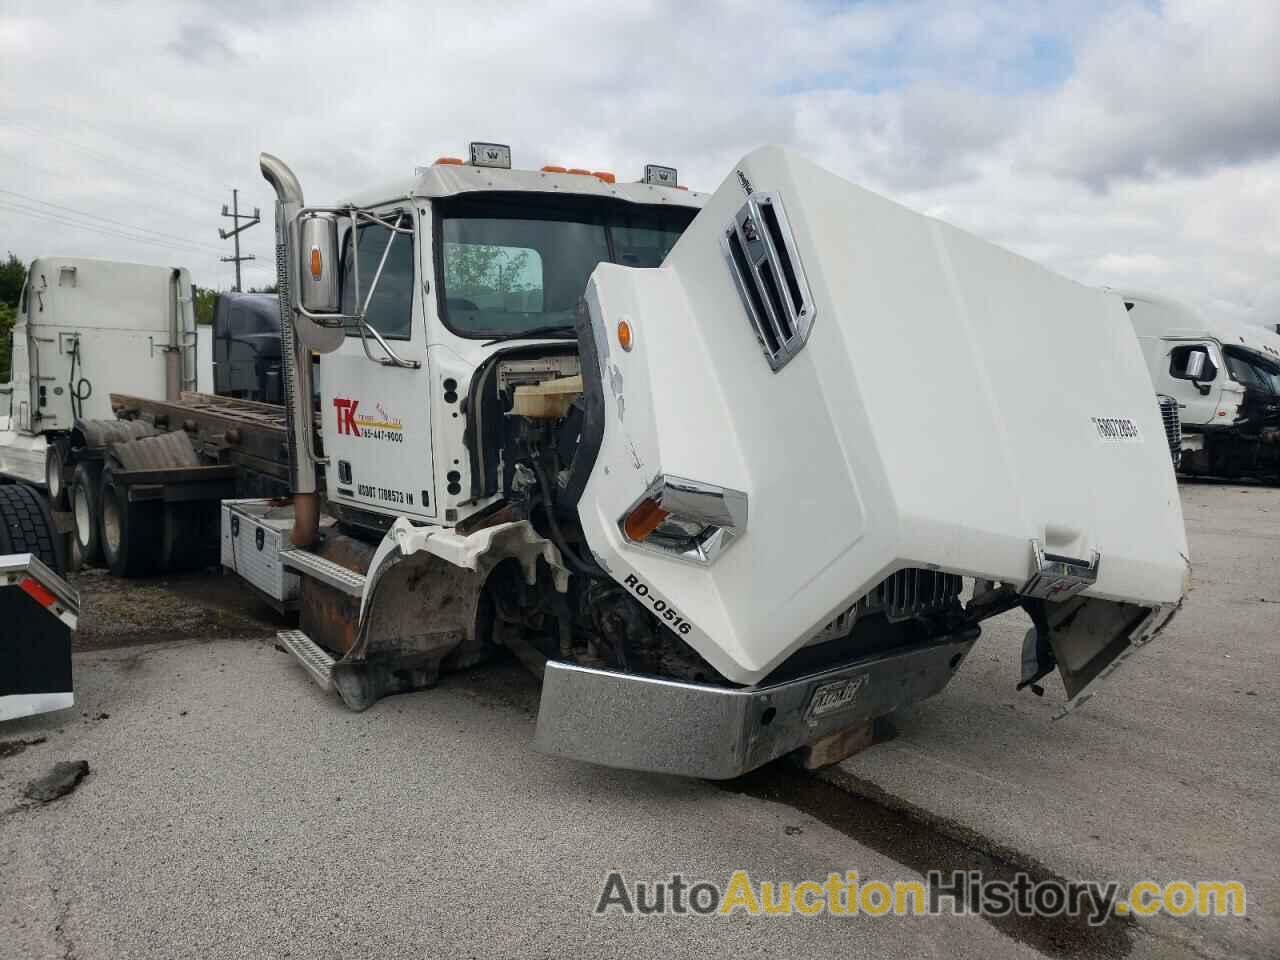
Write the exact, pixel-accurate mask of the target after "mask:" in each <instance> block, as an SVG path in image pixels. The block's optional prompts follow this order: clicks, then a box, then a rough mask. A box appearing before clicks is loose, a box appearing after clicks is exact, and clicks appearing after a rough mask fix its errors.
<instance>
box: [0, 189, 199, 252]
mask: <svg viewBox="0 0 1280 960" xmlns="http://www.w3.org/2000/svg"><path fill="white" fill-rule="evenodd" d="M0 210H5V211H8V212H9V213H17V214H21V215H23V216H27V217H33V218H35V219H37V220H45V221H47V222H49V223H56V224H60V225H62V226H67V227H75V228H76V229H77V230H87V231H89V232H91V233H97V234H101V235H103V236H108V237H120V238H123V239H125V240H131V241H133V242H134V243H143V244H150V245H151V246H155V247H165V248H167V249H169V250H176V251H178V252H180V253H185V254H187V255H188V256H192V255H196V254H199V255H201V256H213V254H212V253H210V252H209V251H208V250H204V249H200V248H198V247H195V246H194V245H179V244H177V243H173V242H171V241H168V240H158V239H153V238H151V237H144V236H138V235H136V234H131V233H126V232H124V231H123V230H112V229H111V228H109V227H101V226H98V225H97V224H90V223H81V222H78V221H76V220H73V219H71V218H70V217H65V216H63V215H61V214H56V213H51V212H49V211H47V210H37V209H33V208H30V207H24V206H22V205H20V204H15V203H12V202H9V201H4V200H0Z"/></svg>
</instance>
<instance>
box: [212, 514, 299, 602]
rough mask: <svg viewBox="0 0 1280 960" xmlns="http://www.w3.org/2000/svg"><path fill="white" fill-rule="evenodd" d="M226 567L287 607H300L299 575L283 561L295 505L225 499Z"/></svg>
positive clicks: (224, 559)
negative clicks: (297, 605) (281, 555)
mask: <svg viewBox="0 0 1280 960" xmlns="http://www.w3.org/2000/svg"><path fill="white" fill-rule="evenodd" d="M221 527H222V566H223V567H225V568H226V569H227V570H230V571H232V572H233V573H236V574H239V575H240V576H241V577H243V578H244V579H245V580H247V581H248V582H249V583H250V584H252V585H253V586H254V587H256V588H257V589H258V590H260V591H261V592H262V593H264V594H265V595H266V596H267V597H269V598H270V599H272V600H274V601H276V603H277V604H279V605H280V606H281V607H282V608H284V609H290V608H292V607H294V606H296V604H297V601H298V575H297V574H296V573H293V572H291V571H289V570H287V569H286V568H285V566H284V564H283V563H281V562H280V550H281V548H282V547H284V548H285V549H287V548H288V537H289V530H290V529H291V528H292V527H293V505H292V504H290V503H287V502H286V503H277V502H276V501H274V500H223V501H222V523H221Z"/></svg>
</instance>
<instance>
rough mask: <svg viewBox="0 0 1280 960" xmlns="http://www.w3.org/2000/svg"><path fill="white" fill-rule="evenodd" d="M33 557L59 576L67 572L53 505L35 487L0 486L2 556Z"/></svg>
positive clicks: (18, 485) (0, 551) (19, 485)
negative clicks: (14, 554)
mask: <svg viewBox="0 0 1280 960" xmlns="http://www.w3.org/2000/svg"><path fill="white" fill-rule="evenodd" d="M4 553H30V554H34V555H35V556H36V557H38V558H39V559H40V560H41V561H42V562H43V563H44V564H45V566H47V567H49V568H50V569H51V570H53V571H54V573H56V574H57V575H58V576H63V575H64V574H65V573H66V572H67V571H66V567H65V565H64V563H63V557H62V542H61V540H60V539H59V537H58V534H57V531H56V530H55V529H54V526H53V517H51V516H50V515H49V505H48V504H47V503H45V501H44V498H43V497H41V496H40V494H39V493H37V492H36V491H35V490H33V489H32V488H31V487H28V486H26V485H25V484H21V483H6V484H0V554H4Z"/></svg>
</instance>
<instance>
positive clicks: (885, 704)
mask: <svg viewBox="0 0 1280 960" xmlns="http://www.w3.org/2000/svg"><path fill="white" fill-rule="evenodd" d="M261 166H262V171H263V174H264V175H265V176H266V178H267V179H268V181H269V182H270V183H271V184H272V185H273V187H274V188H275V190H276V193H277V197H278V203H277V210H276V230H277V239H278V247H277V250H278V261H279V262H278V267H279V290H280V309H281V315H282V344H283V346H282V354H283V368H282V372H283V381H284V392H285V397H286V410H287V412H288V417H289V445H290V458H289V462H290V469H291V477H290V486H291V490H292V493H293V497H292V502H291V503H283V502H281V501H265V500H260V501H231V502H227V503H224V505H223V524H222V538H223V542H222V557H223V562H224V564H225V565H226V566H228V567H229V568H232V569H235V570H238V571H239V572H241V573H242V575H244V576H245V577H246V578H247V579H249V580H250V582H252V583H254V585H255V586H256V587H257V588H258V589H260V590H262V591H264V592H266V593H269V594H271V595H272V596H274V597H277V598H279V597H284V596H288V597H292V598H293V599H294V601H295V602H297V603H298V605H299V607H300V611H301V612H300V624H299V627H300V628H299V629H298V630H291V631H284V632H282V633H281V635H280V641H281V643H282V644H283V645H284V646H286V647H287V648H288V649H290V650H291V651H292V652H294V653H295V654H296V655H297V656H298V658H299V660H300V661H301V662H302V663H303V665H304V666H305V667H306V668H307V670H308V671H309V672H310V673H311V674H312V676H313V677H314V678H315V679H316V680H318V681H319V682H320V683H321V685H322V686H324V687H325V688H327V689H331V690H336V691H337V692H338V694H339V695H340V696H341V697H342V699H343V700H344V701H345V702H346V703H347V704H348V705H349V706H351V707H353V708H355V709H364V708H366V707H368V706H370V705H371V704H372V703H374V702H375V701H376V700H378V699H379V698H380V697H382V696H384V695H387V694H390V693H397V692H404V691H409V690H415V689H419V688H422V687H427V686H430V685H431V684H433V683H434V682H435V681H436V680H437V678H438V677H439V675H440V673H441V672H442V671H447V670H453V669H460V668H462V667H466V666H469V665H471V664H475V663H478V662H480V661H482V660H483V659H485V658H486V657H487V656H489V655H490V654H491V653H492V652H493V651H495V650H497V649H498V648H503V647H505V648H507V649H508V650H510V651H511V652H513V653H514V654H515V655H516V656H518V657H519V658H520V659H521V660H522V661H523V662H525V663H526V664H529V665H530V666H531V667H532V668H533V669H534V670H535V671H536V672H537V673H539V674H540V675H541V677H542V693H541V704H540V709H539V716H538V723H537V732H536V744H537V745H538V746H539V747H540V748H541V749H543V750H546V751H548V752H551V753H554V754H560V755H564V756H569V757H576V758H580V759H584V760H588V761H591V762H595V763H601V764H608V765H615V766H623V767H631V768H638V769H645V770H653V771H663V772H669V773H678V774H686V775H696V776H703V777H711V778H724V777H732V776H735V775H737V774H740V773H743V772H744V771H747V770H750V769H752V768H754V767H757V766H759V765H761V764H763V763H766V762H768V761H770V760H772V759H774V758H776V757H779V756H782V755H784V754H788V753H792V752H793V751H801V753H802V756H803V757H804V758H805V760H806V762H807V763H809V764H810V765H817V764H822V763H828V762H832V761H833V760H835V759H839V758H840V757H841V756H843V755H844V754H845V753H847V752H848V751H849V750H850V749H853V747H854V746H855V745H856V744H857V743H860V742H862V741H861V739H860V738H861V736H862V733H863V732H864V731H865V730H866V729H867V728H868V725H869V724H870V723H871V722H872V721H873V720H875V719H876V718H878V717H882V716H884V715H887V714H891V713H892V712H894V711H895V710H898V709H900V708H903V707H905V706H907V705H909V704H911V703H913V702H915V701H918V700H921V699H923V698H925V697H928V696H931V695H933V694H935V693H937V692H938V691H940V690H941V689H942V688H943V687H945V686H946V684H947V683H948V681H949V680H950V678H951V676H952V675H953V674H954V673H955V671H956V670H957V669H958V668H959V667H960V665H961V664H962V662H963V661H964V659H965V658H966V656H967V655H968V654H969V651H970V650H971V648H972V646H973V644H974V642H975V641H976V640H977V639H978V635H979V632H980V623H981V621H983V620H985V619H987V618H989V617H991V616H994V615H996V614H999V613H1003V612H1006V611H1009V610H1013V609H1015V608H1021V609H1022V610H1023V611H1025V613H1026V615H1027V617H1028V624H1029V627H1030V629H1029V630H1028V634H1027V640H1026V644H1025V649H1024V652H1023V661H1024V662H1023V667H1022V672H1021V674H1020V675H1019V676H1016V677H1011V678H1010V681H1011V683H1017V684H1018V685H1019V687H1026V686H1030V687H1032V688H1033V689H1036V690H1037V691H1038V690H1039V687H1038V683H1039V681H1040V680H1041V678H1042V677H1044V676H1045V675H1046V674H1048V673H1049V672H1051V671H1052V670H1053V669H1054V668H1055V667H1056V668H1057V670H1058V672H1059V673H1060V674H1061V676H1062V680H1063V684H1064V686H1065V691H1066V695H1067V697H1068V698H1069V703H1068V704H1067V706H1068V707H1069V706H1072V705H1075V704H1078V703H1080V702H1082V701H1083V700H1084V699H1086V698H1087V697H1088V696H1090V695H1091V693H1092V691H1093V689H1094V686H1095V685H1096V683H1097V682H1098V681H1099V680H1100V679H1101V678H1102V677H1104V676H1106V675H1108V674H1109V673H1111V672H1112V671H1113V670H1114V669H1115V668H1116V666H1117V665H1118V664H1119V663H1120V662H1122V661H1123V660H1124V659H1125V658H1126V657H1127V656H1128V655H1129V654H1130V653H1131V652H1133V651H1134V650H1136V649H1138V648H1140V647H1141V646H1142V645H1143V644H1145V643H1147V642H1148V641H1150V640H1151V639H1152V638H1153V637H1155V636H1156V635H1157V633H1158V632H1159V631H1160V630H1161V629H1162V628H1163V626H1164V625H1165V624H1166V623H1167V622H1168V620H1169V618H1170V617H1171V616H1172V614H1173V612H1174V611H1175V610H1176V609H1177V608H1178V606H1179V605H1180V603H1181V601H1182V598H1183V596H1184V592H1185V590H1186V588H1187V583H1188V577H1189V561H1188V553H1187V543H1186V538H1185V533H1184V530H1183V524H1182V516H1181V511H1180V506H1179V499H1178V493H1177V488H1176V484H1175V480H1174V476H1173V472H1172V470H1171V469H1170V466H1169V456H1168V449H1167V446H1166V441H1165V433H1164V430H1163V428H1162V425H1161V423H1160V419H1159V414H1158V411H1157V409H1156V407H1155V405H1153V404H1152V403H1151V397H1150V381H1149V378H1148V377H1147V374H1146V369H1145V366H1144V362H1143V357H1142V352H1141V350H1140V348H1139V346H1138V342H1137V340H1136V338H1135V337H1134V336H1133V333H1132V330H1131V329H1130V328H1129V327H1128V325H1127V324H1125V323H1123V322H1121V320H1122V317H1123V313H1124V308H1123V306H1122V305H1121V303H1120V302H1119V301H1118V300H1116V299H1115V298H1114V297H1111V296H1108V295H1107V294H1105V293H1103V292H1102V291H1098V290H1091V289H1088V288H1085V287H1083V286H1080V285H1079V284H1076V283H1073V282H1071V281H1069V280H1067V279H1064V278H1062V277H1060V276H1057V275H1055V274H1053V273H1051V272H1050V271H1048V270H1046V269H1044V268H1042V267H1040V266H1038V265H1036V264H1034V263H1031V262H1029V261H1027V260H1025V259H1023V258H1021V257H1018V256H1015V255H1013V254H1011V253H1008V252H1007V251H1005V250H1002V249H1000V248H998V247H996V246H993V245H992V244H989V243H986V242H984V241H982V240H979V239H977V238H975V237H973V236H971V235H969V234H966V233H964V232H962V231H960V230H957V229H955V228H953V227H951V226H948V225H947V224H945V223H941V222H939V221H937V220H933V219H930V218H928V217H924V216H921V215H919V214H917V213H914V212H912V211H910V210H907V209H905V208H903V207H901V206H898V205H897V204H894V203H892V202H890V201H888V200H885V199H883V198H881V197H879V196H877V195H875V194H873V193H870V192H868V191H866V190H862V189H859V188H858V187H855V186H853V185H851V184H849V183H847V182H846V181H844V180H842V179H840V178H839V177H837V176H835V175H833V174H831V173H829V172H827V171H825V170H823V169H821V168H819V167H817V166H814V165H813V164H811V163H808V162H806V161H804V160H802V159H800V158H799V157H797V156H795V155H793V154H791V153H789V152H787V151H785V150H782V149H778V148H764V149H761V150H758V151H756V152H754V153H752V154H750V155H748V156H747V157H745V158H743V160H742V161H741V162H740V163H739V164H738V165H737V167H736V168H735V169H734V170H733V171H732V172H731V173H730V174H729V176H728V177H727V178H726V180H725V181H724V183H723V184H722V185H721V186H720V188H719V189H718V190H716V192H715V193H714V194H711V195H709V196H707V195H702V194H698V193H694V192H692V191H687V190H684V189H681V188H679V187H678V186H677V184H676V174H675V171H673V170H670V169H666V168H654V167H650V168H647V170H646V175H645V177H644V178H643V180H642V181H640V182H636V183H621V182H617V181H616V179H615V178H614V177H613V176H612V175H609V174H605V173H600V172H596V173H592V172H591V171H587V170H576V171H575V170H564V169H562V168H555V167H552V168H543V169H542V170H532V171H529V170H516V169H511V168H510V153H509V150H508V149H507V148H506V147H504V146H502V145H499V144H473V145H472V148H471V157H470V160H469V161H468V162H465V163H464V162H461V161H457V160H449V161H444V162H439V163H437V164H435V165H433V166H431V167H429V168H426V169H425V170H421V171H420V172H419V174H418V175H416V176H415V177H414V178H413V179H411V180H407V181H404V182H400V183H396V184H392V185H389V186H387V187H385V188H382V189H376V190H369V191H365V192H363V193H362V194H360V195H359V196H357V197H355V198H354V199H352V200H351V201H349V202H346V203H340V204H327V205H324V206H308V205H307V203H306V202H305V201H304V198H303V192H302V188H301V186H300V184H299V183H298V180H297V178H296V177H295V176H294V174H293V173H292V172H291V171H290V170H289V168H288V167H287V166H286V165H285V164H284V163H283V162H282V161H280V160H279V159H277V158H275V157H272V156H270V155H266V154H264V155H263V156H262V158H261ZM312 351H316V352H319V353H320V354H322V355H323V361H322V362H323V366H324V378H323V383H322V384H321V387H320V404H319V407H318V410H319V412H320V416H321V417H322V418H323V420H322V424H323V439H322V442H321V440H320V436H319V434H320V427H321V423H320V422H317V420H316V409H317V408H316V407H315V406H314V405H313V403H312V402H311V397H312V384H311V371H312V365H311V362H310V361H311V356H312ZM1085 383H1087V384H1088V389H1082V386H1081V385H1082V384H1085Z"/></svg>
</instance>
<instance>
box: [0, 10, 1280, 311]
mask: <svg viewBox="0 0 1280 960" xmlns="http://www.w3.org/2000/svg"><path fill="white" fill-rule="evenodd" d="M11 8H13V9H11ZM1278 41H1280V6H1277V5H1276V4H1275V2H1274V0H1249V2H1244V0H1242V2H1237V3H1230V4H1210V5H1207V6H1206V5H1191V4H1184V3H1183V2H1181V0H1171V2H1169V3H1166V4H1165V5H1164V6H1163V7H1161V8H1159V9H1156V8H1152V7H1151V6H1150V5H1149V4H1143V3H1138V2H1132V3H1125V4H1122V5H1119V6H1117V5H1115V4H1110V5H1103V4H1100V3H1079V4H1070V5H1062V4H1056V3H1052V2H1048V0H1044V2H1036V3H1025V4H1018V5H1014V6H1013V7H1012V8H1010V7H1009V6H1008V5H1005V4H1000V3H996V2H994V0H985V2H984V0H954V2H947V0H911V2H898V3H889V2H870V3H860V4H857V5H854V6H849V7H833V6H831V5H828V4H825V3H822V4H813V5H801V4H775V5H770V6H768V7H767V8H762V7H759V6H756V5H752V4H748V3H743V2H733V0H723V2H717V3H707V4H683V5H682V4H676V3H674V2H668V0H649V2H633V3H627V4H619V5H617V6H616V7H615V8H610V9H604V8H593V9H590V10H588V9H586V8H583V7H582V6H581V4H578V3H573V4H570V3H568V2H556V3H549V4H538V5H530V6H524V7H519V6H515V5H512V4H510V3H499V2H496V0H472V2H468V3H465V4H456V5H451V4H448V3H436V4H419V3H410V2H401V0H395V2H387V3H383V4H380V5H378V6H377V7H375V8H373V9H355V8H354V6H353V5H349V4H343V3H336V2H327V0H325V2H322V0H312V2H308V3H301V2H298V3H292V4H288V5H278V4H277V5H263V4H259V3H248V2H241V0H232V2H227V0H217V2H214V0H209V2H188V3H168V2H165V3H161V2H159V0H134V2H132V3H125V4H119V5H111V6H110V7H106V6H102V5H98V4H92V3H80V4H75V3H65V4H59V5H58V9H57V11H56V13H54V12H50V11H49V10H48V8H47V6H46V5H43V4H36V3H28V4H22V3H16V4H15V3H13V2H11V3H10V4H8V5H7V6H6V12H5V13H4V14H0V54H3V62H2V63H0V109H2V110H3V111H4V117H5V121H4V122H2V123H0V186H3V187H4V188H5V189H7V190H9V191H11V193H0V253H3V247H4V246H8V247H11V248H13V249H14V250H15V251H16V252H18V253H20V254H21V255H23V256H26V257H30V256H36V255H39V254H41V253H49V252H60V253H71V254H81V255H94V256H107V257H116V258H124V259H138V260H151V261H155V262H161V261H163V262H182V263H186V264H187V265H189V266H191V267H192V269H193V271H194V273H195V275H196V277H197V280H198V282H203V283H206V284H210V285H221V286H226V285H227V284H228V283H229V280H230V276H231V273H230V268H229V267H228V266H226V265H223V264H220V263H219V260H218V258H219V255H220V254H222V255H225V254H227V253H229V252H230V250H229V246H230V245H229V244H222V243H219V241H218V240H217V234H216V230H217V228H218V227H219V226H223V225H225V223H226V222H225V221H221V220H220V219H219V218H218V216H217V213H218V210H219V209H220V208H221V204H222V203H224V202H227V201H229V199H230V187H231V186H233V185H234V186H238V187H240V188H241V198H242V203H243V204H245V205H248V206H249V207H252V206H254V205H258V206H260V207H262V209H263V212H264V213H266V212H268V211H269V208H270V205H271V202H272V196H271V194H270V191H269V190H268V189H267V187H266V185H265V184H264V183H263V182H262V181H261V179H260V177H259V175H258V172H257V165H256V158H257V154H258V152H259V151H261V150H269V151H271V152H273V153H276V154H278V155H280V156H282V157H284V158H285V159H286V160H287V161H288V162H289V163H290V164H291V165H293V166H294V167H295V169H296V170H297V171H298V173H299V175H300V177H301V179H302V182H303V184H304V186H305V187H306V190H307V195H308V197H309V198H311V199H315V200H325V199H337V198H339V197H341V196H342V195H343V194H344V193H347V192H350V191H354V190H355V189H358V188H360V187H362V186H364V185H366V184H368V183H370V182H372V181H376V180H380V179H387V178H390V177H395V176H401V175H404V174H407V173H408V172H409V171H410V170H411V169H412V168H413V167H414V166H415V165H416V164H421V163H424V162H429V161H430V160H432V159H433V158H434V157H436V156H439V155H441V154H454V155H456V154H458V153H460V152H462V151H463V150H464V149H465V146H466V142H467V141H468V140H470V139H496V140H503V141H507V142H510V143H511V144H512V146H513V150H514V153H515V157H516V161H517V163H519V164H521V165H525V166H539V165H541V164H543V163H553V162H561V163H570V164H575V165H577V164H581V165H584V166H589V167H591V168H592V169H612V170H615V171H617V172H618V174H619V175H621V176H634V175H636V174H638V172H639V169H640V167H641V165H642V164H643V163H644V162H646V161H655V162H665V163H672V164H674V165H676V166H678V167H680V169H681V174H682V178H683V179H684V180H685V181H686V182H690V183H693V184H695V185H697V186H700V187H706V188H709V187H713V186H715V185H716V184H717V183H718V182H719V180H720V178H721V177H722V176H723V175H724V173H725V172H726V171H727V170H728V169H729V168H730V165H731V164H732V163H733V162H734V161H735V160H736V159H737V158H738V157H739V156H741V155H742V154H743V153H745V152H746V151H747V150H749V149H751V148H752V147H754V146H757V145H759V144H761V143H765V142H780V143H784V144H788V145H791V146H794V147H796V148H797V149H800V150H802V151H803V152H805V153H806V154H808V155H810V156H811V157H813V158H814V159H816V160H817V161H818V162H820V163H823V164H825V165H826V166H829V167H831V168H833V169H835V170H837V171H838V172H841V173H842V174H844V175H846V176H850V177H851V178H853V179H856V180H857V181H859V182H861V183H863V184H865V185H866V186H869V187H871V188H872V189H878V190H880V191H881V192H885V193H887V194H889V195H890V196H893V197H894V198H895V199H898V200H900V201H902V202H905V203H908V204H909V205H911V206H914V207H916V208H917V209H921V210H925V211H928V212H932V213H936V214H937V215H939V216H942V217H943V218H945V219H949V220H951V221H952V222H954V223H956V224H958V225H960V226H962V227H965V228H966V229H970V230H973V231H975V232H977V233H979V234H981V235H983V236H985V237H988V238H989V239H992V240H994V241H996V242H999V243H1003V244H1005V245H1008V246H1010V247H1012V248H1013V249H1016V250H1018V251H1019V252H1021V253H1024V254H1026V255H1028V256H1031V257H1033V258H1035V259H1038V260H1041V261H1043V262H1045V263H1046V264H1048V265H1050V266H1052V267H1054V268H1056V269H1059V270H1062V271H1063V272H1066V273H1067V274H1069V275H1071V276H1074V277H1076V278H1077V279H1079V280H1081V281H1083V282H1087V283H1114V284H1125V283H1130V282H1137V283H1142V284H1146V285H1148V286H1157V285H1158V286H1159V288H1160V289H1162V290H1164V291H1165V292H1167V293H1169V294H1170V295H1173V296H1178V297H1182V298H1184V299H1188V300H1190V301H1192V302H1193V303H1195V304H1198V305H1199V306H1201V307H1202V308H1205V309H1212V310H1215V311H1221V312H1223V313H1228V314H1231V315H1233V316H1236V317H1240V318H1243V319H1248V320H1254V321H1256V322H1275V321H1276V320H1280V280H1278V279H1274V278H1276V276H1277V271H1276V270H1275V263H1276V256H1277V254H1278V253H1280V225H1278V222H1277V218H1276V216H1275V211H1276V209H1277V201H1280V195H1278V194H1280V111H1277V110H1275V109H1274V106H1273V104H1274V102H1275V100H1276V93H1275V91H1276V90H1278V89H1280V57H1277V56H1276V55H1275V50H1276V49H1277V47H1280V42H1278ZM13 193H17V194H21V195H22V197H24V198H27V199H22V198H19V197H16V196H14V195H13ZM31 198H35V199H38V200H44V201H49V202H53V203H57V204H61V205H63V206H65V207H71V208H74V209H77V210H81V211H87V212H88V213H91V214H95V215H97V216H98V217H102V218H109V220H112V221H117V222H118V223H127V224H132V225H135V226H138V227H145V228H148V229H150V230H154V231H159V232H160V233H162V234H164V235H165V236H164V237H161V236H157V235H155V234H149V235H148V236H149V238H150V239H151V240H152V241H154V242H155V243H157V244H158V243H161V242H165V241H168V242H171V243H173V241H172V238H174V237H182V238H185V239H186V240H187V243H186V244H184V245H178V244H176V243H173V245H172V246H162V245H148V244H142V243H139V242H136V241H126V240H123V239H121V238H119V237H113V236H109V235H104V234H103V233H93V232H89V231H88V230H78V229H76V228H74V227H72V226H70V225H68V224H67V223H65V222H63V223H55V222H51V220H50V219H39V218H37V217H34V216H31V215H29V213H30V211H32V210H36V211H43V212H44V213H45V214H52V213H55V212H56V211H54V210H52V209H51V208H48V207H41V206H40V205H39V204H36V203H34V202H33V201H32V199H31ZM19 207H22V208H24V209H25V210H26V211H27V213H20V212H17V208H19ZM67 216H68V215H67V214H66V213H65V212H63V213H62V214H61V219H64V220H65V219H67ZM72 219H75V218H74V217H72ZM82 222H84V223H92V224H95V225H96V226H97V227H100V228H105V229H111V228H112V225H111V224H110V223H109V222H106V221H104V220H93V221H88V220H85V221H82ZM120 229H123V228H120ZM244 240H245V245H246V250H247V252H251V253H254V254H256V255H257V257H258V258H259V259H258V260H257V261H255V262H253V263H251V264H249V265H247V267H246V270H247V273H246V283H247V284H249V283H252V284H262V283H266V282H269V281H270V280H271V278H272V277H273V275H274V268H273V265H272V263H271V259H270V258H271V249H272V243H271V236H270V226H269V224H264V225H263V226H260V227H257V228H254V229H253V230H251V231H249V232H248V233H246V234H245V235H244ZM1126 274H1129V275H1126Z"/></svg>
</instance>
